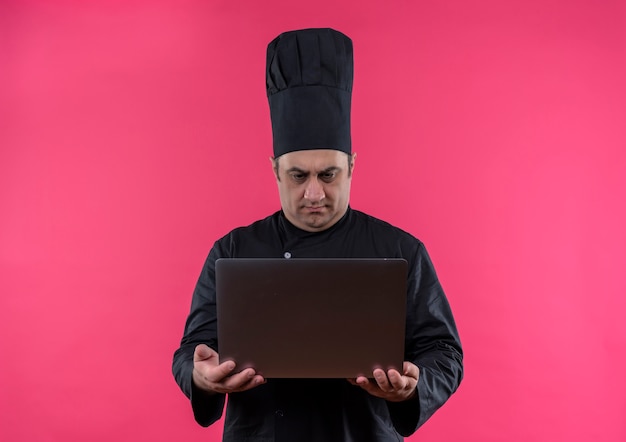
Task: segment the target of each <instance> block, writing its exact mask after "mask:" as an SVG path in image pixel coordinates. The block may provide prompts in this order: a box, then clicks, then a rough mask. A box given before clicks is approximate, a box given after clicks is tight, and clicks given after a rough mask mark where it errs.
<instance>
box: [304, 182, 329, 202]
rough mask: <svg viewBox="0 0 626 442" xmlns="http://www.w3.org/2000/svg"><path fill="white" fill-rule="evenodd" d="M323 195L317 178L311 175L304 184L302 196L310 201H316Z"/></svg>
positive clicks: (321, 198) (322, 197) (322, 189)
mask: <svg viewBox="0 0 626 442" xmlns="http://www.w3.org/2000/svg"><path fill="white" fill-rule="evenodd" d="M325 196H326V195H325V194H324V188H323V186H322V185H321V184H320V182H319V181H318V179H317V178H316V177H311V179H310V180H309V182H308V183H307V185H306V188H305V189H304V198H305V199H307V200H309V201H312V202H318V201H321V200H323V199H324V197H325Z"/></svg>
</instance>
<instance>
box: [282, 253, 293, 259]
mask: <svg viewBox="0 0 626 442" xmlns="http://www.w3.org/2000/svg"><path fill="white" fill-rule="evenodd" d="M283 256H284V257H285V258H287V259H289V258H291V253H289V252H285V254H284V255H283Z"/></svg>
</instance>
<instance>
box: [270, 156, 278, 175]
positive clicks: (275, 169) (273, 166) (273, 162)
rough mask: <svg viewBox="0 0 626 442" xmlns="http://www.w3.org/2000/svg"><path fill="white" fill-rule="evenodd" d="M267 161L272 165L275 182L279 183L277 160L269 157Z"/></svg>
mask: <svg viewBox="0 0 626 442" xmlns="http://www.w3.org/2000/svg"><path fill="white" fill-rule="evenodd" d="M269 160H270V163H271V164H272V170H273V171H274V176H275V177H276V180H277V181H280V178H279V177H278V160H277V159H276V158H274V157H270V158H269Z"/></svg>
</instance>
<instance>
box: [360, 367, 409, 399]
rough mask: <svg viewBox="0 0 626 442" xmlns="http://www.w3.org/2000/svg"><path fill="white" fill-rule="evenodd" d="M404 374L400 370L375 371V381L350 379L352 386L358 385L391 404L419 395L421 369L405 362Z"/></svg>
mask: <svg viewBox="0 0 626 442" xmlns="http://www.w3.org/2000/svg"><path fill="white" fill-rule="evenodd" d="M402 371H403V373H402V374H401V373H400V372H399V371H398V370H394V369H391V370H388V371H387V373H385V371H384V370H382V369H379V368H377V369H376V370H374V373H373V375H374V379H368V378H366V377H365V376H359V377H357V378H356V379H348V380H349V381H350V383H351V384H352V385H357V386H359V387H361V388H362V389H363V390H365V391H367V392H368V393H369V394H371V395H373V396H376V397H379V398H382V399H385V400H387V401H390V402H401V401H406V400H409V399H411V398H413V396H415V395H416V394H417V380H418V379H419V376H420V369H419V368H418V367H417V365H415V364H413V363H411V362H407V361H404V364H403V367H402Z"/></svg>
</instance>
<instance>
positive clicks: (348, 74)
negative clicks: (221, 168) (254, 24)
mask: <svg viewBox="0 0 626 442" xmlns="http://www.w3.org/2000/svg"><path fill="white" fill-rule="evenodd" d="M353 72H354V66H353V61H352V40H350V38H348V37H347V36H345V35H344V34H342V33H341V32H337V31H335V30H334V29H328V28H325V29H303V30H299V31H290V32H285V33H283V34H280V35H279V36H278V37H276V38H275V39H274V40H272V42H271V43H270V44H269V45H268V47H267V65H266V83H267V98H268V100H269V104H270V115H271V118H272V133H273V136H274V157H279V156H280V155H282V154H284V153H287V152H292V151H295V150H309V149H334V150H340V151H342V152H346V153H350V152H351V150H352V141H351V137H350V106H351V99H352V77H353Z"/></svg>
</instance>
